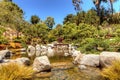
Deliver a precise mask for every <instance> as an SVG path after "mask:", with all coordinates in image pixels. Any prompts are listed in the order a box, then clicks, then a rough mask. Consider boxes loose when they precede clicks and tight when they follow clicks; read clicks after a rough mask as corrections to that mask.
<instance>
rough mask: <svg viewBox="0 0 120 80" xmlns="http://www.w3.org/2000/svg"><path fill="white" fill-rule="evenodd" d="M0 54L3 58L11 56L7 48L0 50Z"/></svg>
mask: <svg viewBox="0 0 120 80" xmlns="http://www.w3.org/2000/svg"><path fill="white" fill-rule="evenodd" d="M0 56H1V58H4V59H6V58H10V57H11V56H12V52H11V51H9V50H2V51H0Z"/></svg>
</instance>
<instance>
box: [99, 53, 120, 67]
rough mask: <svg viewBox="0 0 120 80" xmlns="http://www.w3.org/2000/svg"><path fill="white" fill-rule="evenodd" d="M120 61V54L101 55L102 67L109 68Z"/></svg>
mask: <svg viewBox="0 0 120 80" xmlns="http://www.w3.org/2000/svg"><path fill="white" fill-rule="evenodd" d="M117 59H119V60H120V53H118V52H102V53H100V66H101V67H102V68H103V67H108V66H110V65H111V64H112V61H114V60H117Z"/></svg>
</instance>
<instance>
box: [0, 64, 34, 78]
mask: <svg viewBox="0 0 120 80" xmlns="http://www.w3.org/2000/svg"><path fill="white" fill-rule="evenodd" d="M32 73H33V70H32V68H31V67H26V66H21V65H18V64H14V63H9V64H8V65H2V66H1V67H0V80H25V79H30V78H32Z"/></svg>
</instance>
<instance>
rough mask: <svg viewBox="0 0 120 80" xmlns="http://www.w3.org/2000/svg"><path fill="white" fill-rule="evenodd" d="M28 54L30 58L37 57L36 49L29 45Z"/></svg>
mask: <svg viewBox="0 0 120 80" xmlns="http://www.w3.org/2000/svg"><path fill="white" fill-rule="evenodd" d="M27 53H28V56H29V57H32V56H34V55H35V47H34V46H32V45H29V46H28V48H27Z"/></svg>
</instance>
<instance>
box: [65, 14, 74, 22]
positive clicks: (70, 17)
mask: <svg viewBox="0 0 120 80" xmlns="http://www.w3.org/2000/svg"><path fill="white" fill-rule="evenodd" d="M75 22H76V20H75V15H73V14H68V15H67V16H66V17H65V18H64V21H63V24H66V23H75Z"/></svg>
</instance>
